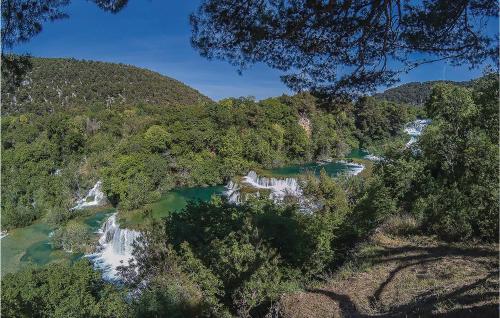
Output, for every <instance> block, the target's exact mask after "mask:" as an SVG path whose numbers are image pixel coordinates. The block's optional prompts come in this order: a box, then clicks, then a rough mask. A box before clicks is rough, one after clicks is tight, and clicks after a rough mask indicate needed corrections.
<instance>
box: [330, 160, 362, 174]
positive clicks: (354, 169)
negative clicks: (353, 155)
mask: <svg viewBox="0 0 500 318" xmlns="http://www.w3.org/2000/svg"><path fill="white" fill-rule="evenodd" d="M337 162H340V163H343V164H344V165H345V166H346V167H347V168H348V169H347V172H346V173H347V175H350V176H356V175H358V174H360V173H361V171H363V170H364V169H365V166H364V165H362V164H360V163H355V162H348V161H345V160H339V161H337Z"/></svg>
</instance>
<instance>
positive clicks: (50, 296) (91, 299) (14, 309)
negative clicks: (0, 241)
mask: <svg viewBox="0 0 500 318" xmlns="http://www.w3.org/2000/svg"><path fill="white" fill-rule="evenodd" d="M128 313H129V311H128V305H127V303H126V301H125V294H124V293H123V291H122V290H120V289H118V288H117V287H116V286H113V285H111V284H109V283H106V282H104V281H103V280H102V278H101V274H100V273H99V272H96V271H94V270H93V269H92V266H91V264H90V263H89V261H87V260H82V261H79V262H77V263H75V264H74V265H68V264H51V265H47V266H45V267H42V268H26V269H23V270H21V271H20V272H18V273H15V274H7V275H5V276H4V277H2V316H5V317H61V318H63V317H82V318H83V317H128V316H129V314H128Z"/></svg>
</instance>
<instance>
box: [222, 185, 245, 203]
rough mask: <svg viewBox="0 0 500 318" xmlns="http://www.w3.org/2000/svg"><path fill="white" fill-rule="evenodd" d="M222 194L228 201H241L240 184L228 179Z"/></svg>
mask: <svg viewBox="0 0 500 318" xmlns="http://www.w3.org/2000/svg"><path fill="white" fill-rule="evenodd" d="M224 195H225V196H226V198H227V200H228V201H229V202H230V203H236V204H240V203H241V193H240V186H239V185H238V184H237V183H236V182H233V181H229V183H228V184H227V185H226V191H224Z"/></svg>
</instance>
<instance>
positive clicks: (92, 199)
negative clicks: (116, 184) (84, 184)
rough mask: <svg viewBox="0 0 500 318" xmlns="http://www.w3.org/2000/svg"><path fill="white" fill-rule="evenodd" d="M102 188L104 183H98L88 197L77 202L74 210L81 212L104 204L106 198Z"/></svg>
mask: <svg viewBox="0 0 500 318" xmlns="http://www.w3.org/2000/svg"><path fill="white" fill-rule="evenodd" d="M101 186H102V182H101V181H97V182H96V184H95V185H94V186H93V187H92V189H90V190H89V192H88V193H87V195H86V196H85V197H84V198H82V199H80V200H78V201H77V202H76V205H75V206H74V207H73V208H72V210H80V209H84V208H89V207H94V206H99V205H101V204H104V202H105V201H106V196H105V195H104V193H103V192H102V190H101Z"/></svg>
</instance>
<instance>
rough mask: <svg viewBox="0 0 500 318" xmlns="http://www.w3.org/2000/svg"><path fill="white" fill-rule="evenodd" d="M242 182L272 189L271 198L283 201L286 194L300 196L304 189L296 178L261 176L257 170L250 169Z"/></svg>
mask: <svg viewBox="0 0 500 318" xmlns="http://www.w3.org/2000/svg"><path fill="white" fill-rule="evenodd" d="M242 182H243V183H245V184H247V185H249V186H250V187H252V188H255V189H268V190H271V194H270V195H269V198H270V199H272V200H273V201H275V202H280V201H282V200H283V199H284V198H285V196H287V195H290V196H294V197H300V196H301V195H302V189H301V188H300V186H299V183H298V182H297V179H295V178H285V179H277V178H267V177H259V176H258V175H257V173H256V172H255V171H250V172H249V173H248V174H247V175H246V176H244V177H243V179H242Z"/></svg>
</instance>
